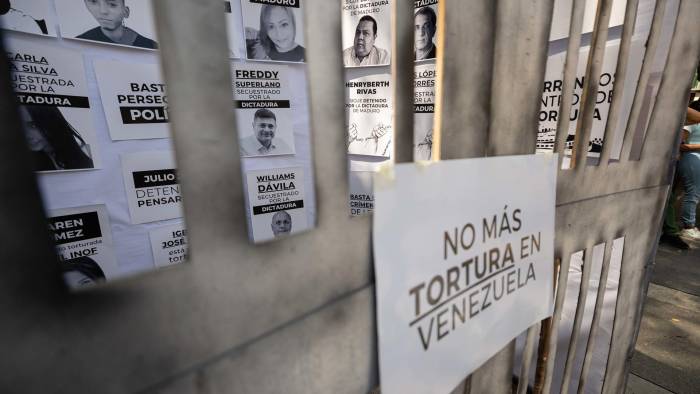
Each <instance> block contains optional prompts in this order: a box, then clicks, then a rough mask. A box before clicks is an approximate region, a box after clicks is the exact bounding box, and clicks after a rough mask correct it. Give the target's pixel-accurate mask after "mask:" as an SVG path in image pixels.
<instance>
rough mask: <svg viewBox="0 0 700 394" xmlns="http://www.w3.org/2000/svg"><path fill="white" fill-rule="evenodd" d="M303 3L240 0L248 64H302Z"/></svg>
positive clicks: (296, 1) (304, 50)
mask: <svg viewBox="0 0 700 394" xmlns="http://www.w3.org/2000/svg"><path fill="white" fill-rule="evenodd" d="M305 1H306V0H241V8H242V11H243V25H244V27H245V44H246V56H247V58H248V60H266V61H279V62H303V61H304V60H305V59H306V49H305V48H304V9H303V4H305Z"/></svg>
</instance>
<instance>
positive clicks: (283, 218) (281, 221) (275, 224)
mask: <svg viewBox="0 0 700 394" xmlns="http://www.w3.org/2000/svg"><path fill="white" fill-rule="evenodd" d="M270 225H271V226H272V234H274V235H275V237H278V236H280V235H287V234H289V233H290V232H291V231H292V217H291V216H289V214H288V213H287V212H285V211H280V212H277V213H276V214H274V215H272V223H271V224H270Z"/></svg>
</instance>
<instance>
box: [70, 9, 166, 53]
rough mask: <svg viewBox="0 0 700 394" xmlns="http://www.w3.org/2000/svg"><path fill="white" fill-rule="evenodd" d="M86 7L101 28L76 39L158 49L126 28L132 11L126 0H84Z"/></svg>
mask: <svg viewBox="0 0 700 394" xmlns="http://www.w3.org/2000/svg"><path fill="white" fill-rule="evenodd" d="M84 1H85V7H86V8H87V10H88V11H89V12H90V14H92V16H93V17H94V18H95V20H96V21H97V23H98V24H99V26H97V27H95V28H93V29H90V30H88V31H86V32H85V33H82V34H80V35H78V36H76V38H82V39H85V40H92V41H100V42H107V43H111V44H120V45H129V46H134V47H139V48H148V49H157V48H158V44H157V43H156V42H155V41H153V40H151V39H150V38H146V37H144V36H142V35H140V34H139V33H137V32H136V31H134V30H133V29H131V28H129V27H127V26H126V20H127V18H129V14H130V12H131V10H130V9H129V7H128V6H127V5H126V0H84Z"/></svg>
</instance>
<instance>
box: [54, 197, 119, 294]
mask: <svg viewBox="0 0 700 394" xmlns="http://www.w3.org/2000/svg"><path fill="white" fill-rule="evenodd" d="M48 222H49V223H48V225H49V231H50V232H51V235H52V237H53V240H54V243H55V245H56V252H57V254H58V257H59V264H60V268H61V273H62V274H63V279H64V280H65V282H66V284H67V285H68V287H70V288H71V289H77V288H80V287H85V286H90V285H94V284H96V283H99V282H103V281H105V280H110V279H113V278H114V277H115V276H116V275H117V273H118V267H117V261H116V258H115V256H114V245H113V243H112V232H111V229H110V226H109V217H108V215H107V208H106V207H105V206H104V205H90V206H84V207H76V208H64V209H56V210H53V211H51V212H49V218H48Z"/></svg>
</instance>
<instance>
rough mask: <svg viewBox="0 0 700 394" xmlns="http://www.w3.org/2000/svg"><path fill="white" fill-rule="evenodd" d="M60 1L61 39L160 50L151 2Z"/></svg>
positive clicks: (146, 0) (57, 9) (57, 2)
mask: <svg viewBox="0 0 700 394" xmlns="http://www.w3.org/2000/svg"><path fill="white" fill-rule="evenodd" d="M109 3H110V4H107V5H106V6H105V2H104V1H77V0H58V1H56V12H58V19H59V22H60V25H61V36H63V37H64V38H72V39H78V40H86V41H92V42H96V43H100V44H108V45H121V46H126V47H131V48H141V49H158V43H157V42H156V41H157V40H156V28H155V23H154V19H153V6H152V4H151V0H138V1H133V0H132V1H110V2H109Z"/></svg>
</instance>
